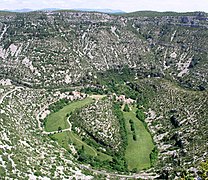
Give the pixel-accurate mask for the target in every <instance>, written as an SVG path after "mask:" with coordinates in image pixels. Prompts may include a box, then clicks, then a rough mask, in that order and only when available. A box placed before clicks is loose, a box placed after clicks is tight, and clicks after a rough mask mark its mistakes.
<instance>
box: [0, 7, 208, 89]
mask: <svg viewBox="0 0 208 180" xmlns="http://www.w3.org/2000/svg"><path fill="white" fill-rule="evenodd" d="M207 28H208V23H207V16H206V14H205V13H192V14H190V15H189V16H180V14H178V15H177V16H156V17H152V16H149V17H140V16H138V15H137V14H136V13H135V14H133V15H131V16H114V15H108V14H102V13H85V12H70V11H69V12H67V11H63V12H62V11H58V12H47V13H43V12H32V13H26V14H15V13H14V14H5V13H3V14H1V16H0V34H1V35H0V62H1V63H0V75H1V77H8V78H10V79H12V80H13V81H15V82H17V83H24V84H28V85H31V86H44V87H49V86H50V87H52V86H55V87H57V86H60V85H61V86H67V85H70V84H77V83H80V81H82V79H83V78H86V77H88V76H93V75H95V74H96V72H97V71H106V70H108V69H112V68H120V67H122V66H124V65H127V66H128V67H130V68H132V69H134V70H135V71H136V72H137V74H138V76H145V77H148V76H154V77H155V76H156V77H166V78H169V79H171V80H176V81H177V82H179V83H181V84H183V85H184V86H186V87H193V88H195V89H200V90H204V89H206V88H207V71H206V69H207V63H206V59H207V50H208V47H207V46H208V45H207V41H206V40H207V37H208V34H207V32H208V31H207Z"/></svg>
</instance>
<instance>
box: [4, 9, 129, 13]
mask: <svg viewBox="0 0 208 180" xmlns="http://www.w3.org/2000/svg"><path fill="white" fill-rule="evenodd" d="M58 10H63V11H64V10H67V9H60V8H44V9H14V10H8V9H5V10H1V11H6V12H19V13H24V12H32V11H58ZM70 10H72V11H73V10H75V11H86V12H101V13H109V14H124V13H126V12H124V11H122V10H113V9H70Z"/></svg>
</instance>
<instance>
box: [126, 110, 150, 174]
mask: <svg viewBox="0 0 208 180" xmlns="http://www.w3.org/2000/svg"><path fill="white" fill-rule="evenodd" d="M135 114H136V108H134V109H133V110H132V111H130V112H124V118H125V122H126V130H127V139H128V146H127V148H126V153H125V158H126V161H127V163H128V169H129V170H131V171H133V170H134V171H135V170H136V169H137V170H141V169H145V168H149V167H150V166H151V162H150V153H151V152H152V149H153V148H154V144H153V142H152V137H151V135H150V134H149V132H148V131H147V130H146V128H145V127H144V124H143V123H142V122H141V121H139V120H138V119H137V117H136V115H135ZM130 122H131V123H130ZM132 124H134V126H133V127H134V128H133V127H132ZM132 130H134V131H133V132H132ZM134 132H135V135H136V141H135V140H134V139H133V138H132V137H133V134H134Z"/></svg>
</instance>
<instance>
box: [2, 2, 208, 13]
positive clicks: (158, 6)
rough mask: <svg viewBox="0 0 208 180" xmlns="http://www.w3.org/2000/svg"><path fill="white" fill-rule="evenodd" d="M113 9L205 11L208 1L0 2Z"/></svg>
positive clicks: (21, 6) (15, 6) (5, 6)
mask: <svg viewBox="0 0 208 180" xmlns="http://www.w3.org/2000/svg"><path fill="white" fill-rule="evenodd" d="M25 8H28V9H34V10H36V9H44V8H61V9H79V8H88V9H114V10H123V11H125V12H133V11H140V10H154V11H177V12H188V11H205V12H208V0H0V9H1V10H4V9H8V10H14V9H25Z"/></svg>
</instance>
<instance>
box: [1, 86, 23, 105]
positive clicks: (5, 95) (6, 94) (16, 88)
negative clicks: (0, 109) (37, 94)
mask: <svg viewBox="0 0 208 180" xmlns="http://www.w3.org/2000/svg"><path fill="white" fill-rule="evenodd" d="M18 89H24V88H23V87H15V88H14V89H12V90H10V91H8V92H6V93H5V94H4V95H3V96H2V97H1V98H0V104H2V103H3V101H4V98H6V97H7V96H8V95H9V94H11V93H13V92H14V91H17V90H18Z"/></svg>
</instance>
